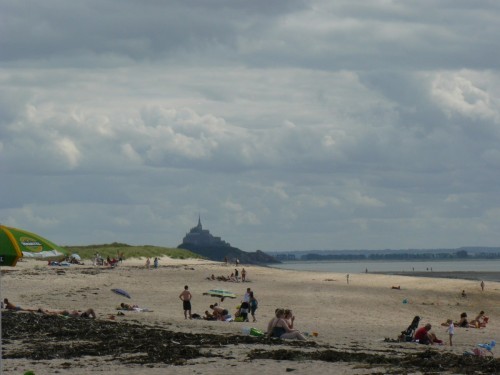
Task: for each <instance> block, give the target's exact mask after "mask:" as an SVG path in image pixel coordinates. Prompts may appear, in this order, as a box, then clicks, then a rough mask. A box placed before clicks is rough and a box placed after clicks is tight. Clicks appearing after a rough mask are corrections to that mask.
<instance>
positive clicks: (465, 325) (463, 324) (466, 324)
mask: <svg viewBox="0 0 500 375" xmlns="http://www.w3.org/2000/svg"><path fill="white" fill-rule="evenodd" d="M454 325H455V326H456V327H462V328H469V321H468V320H467V313H465V312H463V313H461V314H460V320H459V321H458V322H455V323H454Z"/></svg>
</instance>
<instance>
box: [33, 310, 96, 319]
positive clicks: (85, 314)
mask: <svg viewBox="0 0 500 375" xmlns="http://www.w3.org/2000/svg"><path fill="white" fill-rule="evenodd" d="M37 312H39V313H42V314H45V315H62V316H68V317H72V318H91V319H95V318H96V317H97V315H96V313H95V311H94V309H92V308H89V309H87V310H85V311H81V310H71V311H70V310H43V309H41V308H40V309H38V310H37Z"/></svg>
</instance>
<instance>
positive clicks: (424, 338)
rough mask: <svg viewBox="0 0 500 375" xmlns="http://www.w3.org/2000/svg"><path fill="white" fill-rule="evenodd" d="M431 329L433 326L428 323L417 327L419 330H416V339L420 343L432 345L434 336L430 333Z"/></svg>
mask: <svg viewBox="0 0 500 375" xmlns="http://www.w3.org/2000/svg"><path fill="white" fill-rule="evenodd" d="M431 329H432V326H431V325H430V324H428V323H427V324H426V325H425V326H423V327H420V328H419V329H417V332H415V341H417V342H418V343H419V344H423V345H432V343H433V338H432V336H431V335H430V334H429V331H430V330H431Z"/></svg>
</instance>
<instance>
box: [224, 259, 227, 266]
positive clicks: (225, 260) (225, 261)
mask: <svg viewBox="0 0 500 375" xmlns="http://www.w3.org/2000/svg"><path fill="white" fill-rule="evenodd" d="M224 263H226V266H227V257H224Z"/></svg>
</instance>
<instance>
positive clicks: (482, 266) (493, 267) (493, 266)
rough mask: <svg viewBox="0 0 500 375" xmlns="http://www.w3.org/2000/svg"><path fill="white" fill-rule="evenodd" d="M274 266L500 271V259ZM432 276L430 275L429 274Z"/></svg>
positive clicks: (326, 269)
mask: <svg viewBox="0 0 500 375" xmlns="http://www.w3.org/2000/svg"><path fill="white" fill-rule="evenodd" d="M272 267H275V268H283V269H289V270H300V271H318V272H341V273H342V272H345V273H364V272H366V270H368V272H381V273H383V272H387V273H392V272H408V273H411V272H419V273H420V272H429V274H430V273H431V272H499V271H500V260H491V259H481V260H454V261H406V262H401V261H393V262H391V261H355V262H349V261H321V262H316V261H314V262H312V261H311V262H305V261H290V262H283V263H281V264H273V265H272ZM429 276H430V275H429Z"/></svg>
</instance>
